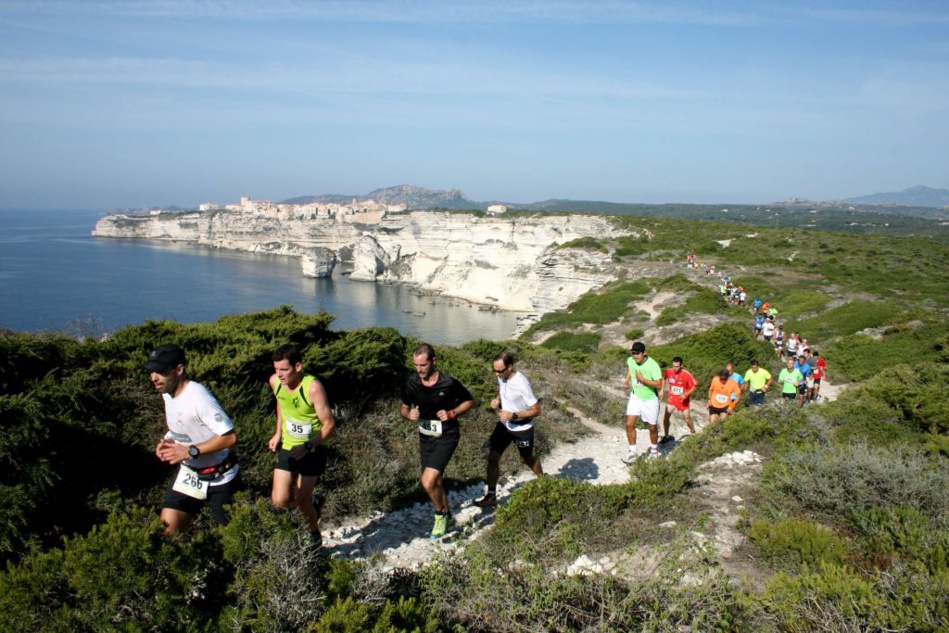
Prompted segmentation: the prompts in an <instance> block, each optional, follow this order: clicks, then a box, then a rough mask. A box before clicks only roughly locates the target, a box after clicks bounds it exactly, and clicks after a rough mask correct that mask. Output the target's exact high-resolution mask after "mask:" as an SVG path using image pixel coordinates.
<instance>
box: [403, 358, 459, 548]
mask: <svg viewBox="0 0 949 633" xmlns="http://www.w3.org/2000/svg"><path fill="white" fill-rule="evenodd" d="M436 363H437V358H436V357H435V348H433V347H432V346H431V345H429V344H428V343H422V344H421V345H418V346H417V347H416V348H415V349H414V350H413V351H412V364H413V365H414V366H415V371H414V372H412V373H411V374H409V375H408V376H407V377H406V379H405V384H404V385H403V386H402V405H401V406H400V408H399V413H400V414H401V415H402V417H403V418H405V419H406V420H410V421H412V422H414V423H415V424H417V425H418V441H419V456H420V458H421V463H422V476H421V481H422V488H423V489H424V490H425V492H426V494H428V498H429V499H431V500H432V505H433V506H434V508H435V525H434V526H433V527H432V533H431V535H430V538H433V539H437V538H441V537H442V536H445V532H447V531H448V524H449V522H450V521H451V509H450V508H449V507H448V495H447V494H446V493H445V485H444V480H443V475H444V473H445V468H446V467H447V466H448V461H449V460H450V459H451V456H452V455H453V454H454V453H455V449H456V448H457V447H458V441H459V440H460V439H461V429H460V427H459V426H458V417H459V416H461V415H462V414H464V413H465V412H467V411H468V410H470V409H471V407H473V406H474V405H475V401H474V397H472V395H471V392H470V391H468V390H467V389H466V388H465V387H464V385H462V384H461V383H460V382H458V381H457V380H455V379H454V378H452V377H451V376H449V375H448V374H447V373H445V372H443V371H439V370H438V369H437V368H436Z"/></svg>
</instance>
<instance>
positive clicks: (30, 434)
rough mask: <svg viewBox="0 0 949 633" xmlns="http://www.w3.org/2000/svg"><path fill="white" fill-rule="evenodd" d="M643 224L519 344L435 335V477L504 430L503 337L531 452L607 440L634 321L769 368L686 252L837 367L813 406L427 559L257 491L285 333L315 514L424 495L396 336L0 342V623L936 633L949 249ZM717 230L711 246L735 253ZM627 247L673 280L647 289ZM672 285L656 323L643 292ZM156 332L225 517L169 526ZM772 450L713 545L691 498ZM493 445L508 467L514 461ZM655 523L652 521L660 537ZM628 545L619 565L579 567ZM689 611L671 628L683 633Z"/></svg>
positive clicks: (946, 612)
mask: <svg viewBox="0 0 949 633" xmlns="http://www.w3.org/2000/svg"><path fill="white" fill-rule="evenodd" d="M615 221H616V222H620V223H626V222H628V223H630V224H631V225H633V224H634V225H635V226H636V227H638V228H647V229H648V237H647V236H644V237H643V238H641V239H635V240H634V239H631V238H623V239H622V240H618V241H616V242H610V241H609V240H605V239H599V238H597V239H596V240H593V239H592V238H591V239H590V240H582V241H579V242H578V243H576V244H574V245H572V246H571V247H575V248H591V249H607V250H608V251H609V252H610V253H612V255H613V258H614V260H615V262H616V263H617V265H618V266H626V267H627V269H628V271H629V272H627V276H626V277H625V278H623V279H619V280H618V281H616V282H614V283H611V284H607V285H606V286H604V287H603V288H601V289H600V290H598V291H594V292H591V293H588V294H587V295H585V296H584V297H582V298H580V299H579V300H578V301H576V302H575V303H574V304H573V305H571V306H570V307H569V308H568V309H567V310H565V311H564V312H560V313H551V314H547V315H544V317H543V318H542V319H541V320H540V321H539V322H538V323H536V324H535V325H534V326H532V327H531V329H530V330H528V331H527V332H525V333H524V334H523V335H522V336H521V337H520V338H518V339H517V340H510V341H487V340H478V341H471V342H469V343H466V344H464V345H460V346H456V347H444V348H440V349H439V350H438V353H439V363H440V367H441V368H442V369H445V370H446V371H448V372H450V373H451V374H452V375H454V376H456V377H458V378H459V379H460V380H461V381H462V382H463V383H465V384H466V385H467V386H468V387H469V388H470V389H471V390H472V392H473V394H474V395H475V397H476V398H477V399H478V400H479V402H480V406H479V407H477V408H476V409H475V410H474V411H472V412H471V413H469V415H466V416H465V418H464V429H465V431H464V433H463V434H462V441H461V445H460V446H459V449H458V452H457V453H456V455H455V457H454V458H453V459H452V462H451V464H450V466H449V469H448V471H447V472H446V479H447V480H448V483H449V485H456V486H457V485H464V484H468V483H473V482H477V481H481V479H482V477H483V475H484V460H483V457H482V452H481V443H482V442H483V440H484V439H485V438H486V437H487V436H488V435H489V433H490V430H491V428H492V427H493V425H494V423H495V418H494V417H493V416H492V414H491V411H490V410H489V409H488V408H487V406H486V402H487V401H488V400H489V399H490V397H491V394H492V392H493V389H494V383H493V380H494V379H493V377H492V376H491V375H490V371H489V367H490V360H491V359H492V358H493V356H494V355H495V354H496V353H497V352H499V351H501V350H505V349H509V350H514V351H515V352H516V353H517V355H518V357H519V366H520V367H521V368H523V369H524V370H525V372H526V373H528V374H529V375H530V377H531V382H532V384H533V385H534V388H535V391H536V392H537V393H538V395H539V396H541V397H542V399H543V401H544V415H543V424H541V425H540V427H539V433H540V436H539V445H540V446H541V448H542V450H549V447H550V446H552V445H554V444H556V443H561V442H570V441H573V440H576V439H577V438H578V437H579V436H580V435H582V434H584V433H586V432H587V431H584V430H583V427H582V426H581V425H579V424H577V423H576V421H575V418H574V414H573V413H572V412H571V411H570V410H568V407H569V408H570V409H574V410H576V411H579V412H580V413H581V414H583V415H585V416H587V417H589V418H591V419H593V420H597V421H599V422H601V423H603V424H608V425H612V426H614V427H615V428H616V430H617V433H621V429H622V420H623V415H624V411H625V399H624V394H623V393H622V392H621V391H617V390H615V389H613V388H611V387H610V385H611V384H615V383H617V382H618V381H621V379H622V372H624V371H625V358H626V349H627V348H628V344H629V340H630V338H634V339H635V338H639V337H644V338H646V339H647V340H648V341H649V342H650V345H649V353H650V355H651V356H652V357H654V358H656V359H657V360H658V361H659V362H660V364H662V365H663V366H667V365H668V364H669V363H670V361H671V359H672V357H674V356H682V357H683V358H685V359H686V365H687V366H688V368H689V369H690V370H691V371H692V372H693V374H694V375H695V376H696V378H697V379H698V380H699V382H700V383H701V384H707V382H708V380H709V379H710V378H711V377H712V376H713V375H714V374H715V372H716V371H717V370H718V369H719V368H720V367H721V366H722V364H723V362H724V361H726V360H730V361H733V362H734V363H735V364H736V365H737V366H738V367H741V368H744V367H746V366H747V364H748V363H749V362H750V361H751V360H753V359H758V360H760V361H761V362H762V364H763V365H764V366H766V367H767V368H768V369H770V370H771V371H772V372H773V373H776V371H777V368H778V366H779V362H778V360H777V359H776V358H775V357H774V353H773V351H772V350H771V347H770V345H769V344H767V343H765V342H762V341H758V340H755V338H754V336H753V333H752V331H751V327H750V321H749V315H748V312H747V310H746V309H742V308H740V307H737V306H734V305H732V304H730V303H728V302H726V301H723V300H722V299H721V298H720V296H719V295H718V294H717V293H716V287H717V283H715V281H716V280H717V278H716V279H714V280H713V279H712V278H706V277H705V276H704V272H703V271H702V270H701V269H699V270H687V269H685V259H686V255H687V254H688V253H689V252H690V251H695V253H696V254H697V255H698V258H699V261H700V262H701V263H702V264H703V265H711V264H714V265H715V266H716V267H717V269H718V270H719V271H726V272H727V273H728V274H730V275H732V277H733V279H735V280H741V282H743V283H745V284H746V286H747V287H748V289H749V292H750V293H751V296H754V295H755V294H756V293H760V294H761V295H762V296H763V297H766V298H768V299H769V300H771V301H772V303H773V305H775V306H777V307H779V309H780V315H781V320H783V321H785V322H786V329H788V330H790V329H792V328H793V329H797V330H799V331H801V332H804V333H806V335H807V336H808V338H809V339H810V340H811V344H812V345H813V346H815V347H817V348H818V349H819V350H820V352H821V356H823V357H824V358H826V359H827V361H828V363H829V366H830V379H831V380H832V381H833V382H834V383H835V384H838V385H844V384H846V383H852V384H848V385H847V388H846V389H844V390H843V391H842V393H841V394H840V396H839V398H838V399H837V400H836V401H834V402H831V403H827V404H822V405H820V406H808V407H805V408H803V409H802V408H799V407H798V406H797V405H796V404H795V403H787V402H782V401H774V402H770V403H769V404H768V405H766V406H764V407H761V408H742V409H740V410H739V412H738V413H737V414H736V415H734V416H730V417H729V418H727V419H726V420H725V421H724V422H722V423H717V424H715V425H712V426H709V427H707V428H706V429H705V430H703V432H702V433H700V434H697V435H696V436H695V437H693V438H691V439H690V440H689V441H688V442H686V443H683V444H682V445H681V446H679V447H677V448H676V449H675V450H674V451H673V452H672V453H670V455H669V458H668V459H665V460H651V461H646V462H641V463H637V464H635V465H634V466H633V467H632V470H631V475H632V476H631V478H630V481H629V482H628V483H626V484H622V485H609V486H594V485H592V484H590V483H588V482H582V481H572V480H569V479H563V478H555V477H548V478H543V479H538V480H536V481H532V482H530V483H529V484H527V485H525V486H523V487H522V488H521V489H519V490H518V491H517V492H515V493H514V494H513V495H512V497H511V498H510V500H509V502H508V503H506V504H505V505H502V506H500V507H499V508H498V509H497V513H496V520H495V525H494V527H493V528H492V529H491V530H489V531H488V532H486V533H485V534H483V535H481V536H480V537H479V538H478V539H476V540H473V541H471V542H470V543H469V544H468V545H467V547H465V548H464V549H463V550H461V551H458V552H454V553H451V554H446V555H444V556H441V557H438V558H436V559H435V560H433V561H432V562H431V563H430V564H429V565H427V566H426V567H424V568H423V569H422V570H421V571H417V572H416V571H409V570H397V571H395V572H391V573H383V572H382V571H381V569H380V568H379V566H378V565H377V564H375V563H374V562H373V561H371V560H370V561H368V562H361V563H353V562H349V561H345V560H338V559H333V558H331V559H328V560H326V559H322V558H318V557H315V555H314V554H313V552H312V550H311V549H309V548H307V547H306V546H305V542H304V540H305V535H304V534H303V533H302V531H301V529H300V528H299V526H298V525H297V523H296V519H295V517H294V515H293V514H291V513H283V512H278V511H275V510H273V509H272V508H271V506H270V505H269V503H268V502H267V501H266V499H267V497H268V492H269V485H270V483H269V482H270V475H271V469H272V466H273V463H272V455H271V454H270V453H269V452H268V451H267V446H266V444H267V438H268V437H269V436H270V434H271V433H272V431H273V404H272V396H271V394H270V393H269V391H268V389H267V386H266V379H267V377H268V376H269V375H270V374H271V373H272V365H271V363H270V353H271V352H272V350H273V349H274V348H275V347H276V346H278V345H280V344H282V343H285V342H292V343H296V344H298V345H300V346H301V348H302V349H303V350H304V364H305V366H306V367H307V368H309V369H310V370H312V371H314V372H315V373H316V374H318V375H319V376H320V377H321V379H322V380H323V381H324V383H325V384H326V387H327V392H328V394H329V396H330V398H331V400H332V404H333V407H334V411H335V413H336V416H337V420H338V436H337V438H336V439H335V440H334V442H333V444H332V446H331V457H330V464H331V467H330V468H329V470H328V473H327V476H326V478H325V481H324V482H323V484H322V485H323V486H324V488H325V491H328V492H329V494H327V504H328V505H327V508H326V514H327V515H328V516H333V517H342V516H347V515H351V516H367V515H369V514H370V513H371V512H373V511H378V510H381V511H387V510H391V509H393V508H398V507H401V506H404V505H406V504H408V503H411V502H414V501H417V500H420V499H421V498H422V497H421V492H420V490H419V489H418V484H417V475H418V472H417V468H418V467H417V435H416V433H415V431H414V429H413V428H412V427H410V426H407V425H406V424H405V423H404V421H403V420H401V418H400V416H399V415H398V390H399V386H400V384H401V381H402V379H403V376H404V375H405V373H406V372H407V371H410V369H411V366H410V353H411V349H412V348H413V347H414V346H415V345H416V344H417V343H418V341H416V340H413V339H411V338H407V337H404V336H403V335H401V334H400V333H399V332H398V331H396V330H394V329H391V328H368V329H362V330H353V331H343V332H340V331H334V330H332V329H330V326H331V324H332V317H331V316H329V315H327V314H323V313H320V314H315V315H305V314H299V313H297V312H294V311H293V310H292V309H290V308H288V307H279V308H275V309H273V310H270V311H267V312H262V313H256V314H246V315H237V316H230V317H225V318H222V319H220V320H219V321H217V322H216V323H210V324H191V325H184V324H179V323H174V322H169V321H148V322H146V323H144V324H141V325H137V326H132V327H127V328H124V329H121V330H118V331H116V332H113V333H112V334H110V335H109V336H108V337H106V338H103V339H101V340H97V339H83V340H80V339H76V338H72V337H67V336H59V335H32V334H23V333H3V334H0V359H2V360H0V425H2V430H3V433H2V434H0V558H2V559H3V561H4V562H5V564H6V565H5V570H4V571H2V572H0V611H2V612H3V613H4V620H5V624H4V627H5V628H6V629H7V630H12V631H17V630H22V631H27V630H29V631H37V630H50V631H53V630H55V631H60V630H90V631H91V630H96V631H98V630H154V631H172V630H174V631H191V630H194V631H199V630H200V631H212V630H311V631H366V630H376V631H453V630H473V631H477V630H483V631H536V630H557V631H567V630H590V631H608V630H655V631H665V630H722V631H742V630H748V631H827V630H840V631H850V630H852V631H910V630H912V631H934V630H945V629H944V627H945V623H946V622H947V621H949V602H947V601H946V600H945V596H946V595H949V396H947V395H946V392H945V391H946V390H945V386H946V384H949V319H946V316H947V308H949V306H947V300H949V299H947V297H949V281H947V279H946V276H945V273H944V271H945V270H947V269H949V267H947V264H949V247H947V246H945V245H944V242H941V241H940V240H938V239H925V238H920V237H903V238H896V237H883V236H879V235H855V234H853V233H848V232H829V231H819V230H814V229H796V230H795V231H792V232H788V231H787V230H784V229H780V228H779V229H775V228H773V227H766V226H756V227H749V226H747V225H739V224H735V223H730V222H728V223H722V222H714V223H712V222H700V221H689V222H683V221H679V220H671V219H666V218H659V217H648V218H644V217H636V218H633V217H622V218H617V219H616V220H615ZM724 244H727V246H726V245H724ZM643 262H649V263H651V264H653V265H655V264H663V263H665V264H668V266H667V269H668V274H667V275H665V276H652V277H648V278H639V277H636V276H635V269H636V267H637V266H639V265H641V264H642V263H643ZM659 299H662V303H661V304H658V305H656V306H653V307H654V308H655V312H654V314H655V316H652V314H653V313H649V312H644V310H643V306H644V305H645V304H646V303H647V302H649V301H651V300H659ZM167 341H174V342H177V343H179V344H180V345H181V346H182V347H184V348H185V349H186V350H187V351H188V353H189V360H190V367H189V370H190V372H191V374H192V375H193V377H194V378H195V379H197V380H199V381H200V382H202V383H204V384H206V385H207V386H208V387H209V388H210V389H211V391H212V392H213V393H214V394H215V395H216V396H217V398H218V399H219V400H220V401H221V403H222V405H223V406H224V408H225V410H227V411H228V412H229V414H230V415H231V416H232V418H233V419H234V421H235V425H236V428H237V433H238V438H239V443H238V447H239V452H240V457H241V467H242V472H243V475H244V482H245V484H246V490H245V491H244V492H243V493H241V495H240V497H239V500H238V502H237V503H236V504H235V506H234V508H233V520H232V522H231V523H230V524H229V525H228V526H226V527H216V526H213V525H212V524H211V523H210V521H208V520H207V517H202V518H201V519H200V520H199V521H198V523H197V524H196V526H195V529H194V530H192V531H191V532H190V533H189V534H187V535H184V536H179V537H175V538H168V537H165V536H164V535H163V533H162V526H161V525H160V522H159V521H158V518H157V512H156V511H155V508H156V507H157V505H158V504H159V501H160V499H161V496H162V491H163V489H164V486H165V484H166V482H167V478H168V476H169V472H168V471H167V470H166V468H165V467H163V466H162V465H161V464H160V463H158V462H157V460H155V459H154V454H153V451H154V445H155V443H156V441H157V439H158V438H159V437H160V436H161V435H162V434H163V432H164V415H163V410H162V404H161V400H160V398H158V397H157V396H156V394H155V393H154V390H153V389H152V387H151V385H150V384H149V383H148V380H147V374H146V372H145V371H144V370H143V369H141V367H140V365H141V363H142V362H143V360H144V359H145V357H146V355H147V354H148V352H149V351H150V350H151V349H153V348H154V346H155V345H157V344H159V343H162V342H167ZM745 450H748V451H754V452H755V453H756V454H757V455H760V456H761V457H762V459H763V461H764V465H763V467H762V469H761V472H760V475H758V476H755V477H753V478H752V479H751V480H750V481H749V482H748V484H747V487H746V488H745V489H743V490H742V496H743V497H744V501H743V509H742V511H741V518H740V521H739V528H740V530H741V532H742V534H743V536H744V541H743V543H742V544H741V545H740V546H739V547H738V548H737V550H736V551H735V552H733V553H732V555H731V556H730V557H727V558H726V557H723V556H721V555H720V553H719V552H718V546H717V544H716V542H715V539H714V535H713V534H712V533H711V531H710V527H709V525H710V516H709V515H710V511H711V510H710V508H709V505H708V502H707V500H706V499H705V498H704V497H703V496H702V487H701V486H699V485H698V481H699V480H700V478H701V476H702V472H703V470H702V469H703V465H704V464H708V463H709V462H712V461H713V460H716V459H717V458H720V457H723V456H726V455H728V454H732V453H734V452H736V451H745ZM512 453H513V452H511V451H509V452H508V453H507V454H506V455H505V457H504V460H503V461H502V472H512V471H514V470H516V469H517V467H518V460H517V459H516V456H515V455H516V453H513V454H512ZM660 525H664V526H665V527H660ZM616 552H619V553H622V554H624V555H625V556H626V560H628V561H630V563H629V564H628V565H627V566H626V567H624V568H622V569H621V570H620V572H621V573H617V574H612V575H611V574H598V573H588V574H574V573H568V570H569V567H570V565H571V563H572V562H573V561H575V560H576V559H577V558H578V557H579V556H581V555H586V556H588V557H589V558H591V559H593V560H596V559H597V558H599V557H600V556H602V555H605V554H613V553H616ZM682 627H687V628H686V629H683V628H682Z"/></svg>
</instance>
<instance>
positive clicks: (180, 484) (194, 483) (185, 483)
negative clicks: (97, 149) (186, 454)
mask: <svg viewBox="0 0 949 633" xmlns="http://www.w3.org/2000/svg"><path fill="white" fill-rule="evenodd" d="M208 485H210V482H208V481H201V480H200V479H198V473H197V472H195V471H194V470H193V469H191V468H188V467H187V466H185V465H184V464H182V465H181V468H179V469H178V476H177V477H176V478H175V485H174V486H172V490H175V491H177V492H180V493H181V494H183V495H188V496H189V497H193V498H195V499H200V500H201V501H204V500H205V499H207V498H208Z"/></svg>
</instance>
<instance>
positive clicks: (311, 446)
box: [303, 442, 313, 453]
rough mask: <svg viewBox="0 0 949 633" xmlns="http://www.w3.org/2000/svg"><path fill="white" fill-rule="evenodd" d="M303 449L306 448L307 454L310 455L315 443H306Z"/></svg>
mask: <svg viewBox="0 0 949 633" xmlns="http://www.w3.org/2000/svg"><path fill="white" fill-rule="evenodd" d="M303 448H305V449H306V452H307V453H309V452H310V451H312V450H313V442H304V443H303Z"/></svg>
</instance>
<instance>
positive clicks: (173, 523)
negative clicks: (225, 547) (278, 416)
mask: <svg viewBox="0 0 949 633" xmlns="http://www.w3.org/2000/svg"><path fill="white" fill-rule="evenodd" d="M142 366H143V367H144V368H145V369H147V370H148V371H149V372H150V378H151V381H152V384H153V385H154V386H155V389H156V390H157V391H159V392H161V394H162V399H163V400H164V402H165V421H166V423H167V425H168V432H167V433H165V436H164V437H163V438H162V439H161V440H160V441H159V442H158V445H157V446H156V447H155V456H156V457H158V459H160V460H161V461H163V462H167V463H169V464H172V465H174V466H178V470H177V473H176V476H175V478H174V480H172V482H171V484H170V485H169V486H168V490H167V491H166V492H165V500H164V502H163V504H162V509H161V519H162V521H164V522H165V526H166V527H165V531H166V532H180V531H183V530H186V529H187V528H188V527H189V526H190V525H191V523H192V522H193V521H194V518H195V517H196V516H197V514H198V512H200V510H201V508H202V507H204V506H208V508H209V509H210V510H211V514H212V515H213V517H214V520H215V521H216V522H217V523H219V524H226V523H227V522H228V515H227V510H226V508H225V506H226V505H228V504H230V503H231V502H232V501H233V498H234V492H235V490H236V489H237V486H238V483H239V479H238V475H239V470H238V466H237V459H236V458H235V456H234V455H233V453H232V452H231V449H232V448H233V446H234V445H235V444H236V443H237V435H236V434H235V433H234V424H233V423H232V422H231V419H230V418H229V417H228V416H227V414H226V413H225V412H224V409H223V408H221V405H220V404H219V403H218V401H217V400H216V399H215V398H214V396H212V395H211V392H209V391H208V390H207V389H206V388H205V387H204V385H201V384H199V383H196V382H194V381H192V380H191V379H190V378H189V377H188V373H187V371H186V369H185V367H186V366H187V360H186V359H185V354H184V351H182V349H181V348H180V347H178V346H177V345H174V344H168V345H162V346H160V347H158V348H156V349H155V351H153V352H152V353H151V354H150V355H149V356H148V360H147V361H145V363H144V364H143V365H142Z"/></svg>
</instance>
